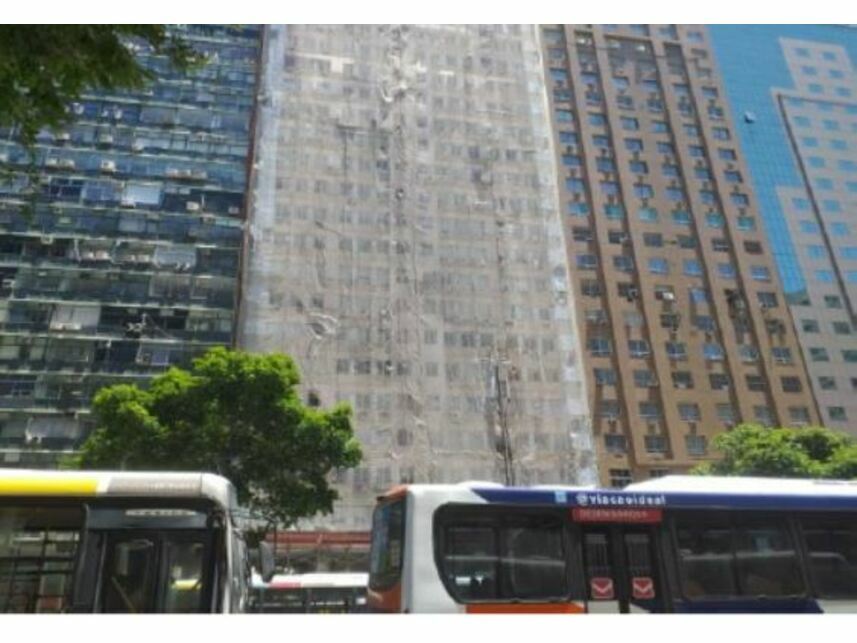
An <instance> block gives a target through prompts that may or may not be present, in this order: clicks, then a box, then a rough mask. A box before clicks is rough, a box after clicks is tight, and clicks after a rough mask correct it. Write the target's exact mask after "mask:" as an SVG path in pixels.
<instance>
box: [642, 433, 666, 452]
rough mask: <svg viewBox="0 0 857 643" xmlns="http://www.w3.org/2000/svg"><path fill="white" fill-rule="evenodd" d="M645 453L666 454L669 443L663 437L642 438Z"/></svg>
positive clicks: (650, 436) (648, 436)
mask: <svg viewBox="0 0 857 643" xmlns="http://www.w3.org/2000/svg"><path fill="white" fill-rule="evenodd" d="M643 443H644V444H645V446H646V452H647V453H666V452H667V451H669V443H668V442H667V436H665V435H647V436H645V437H644V438H643Z"/></svg>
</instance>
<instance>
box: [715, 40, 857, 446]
mask: <svg viewBox="0 0 857 643" xmlns="http://www.w3.org/2000/svg"><path fill="white" fill-rule="evenodd" d="M709 32H710V35H711V42H712V46H713V48H714V51H715V54H716V58H717V62H718V65H719V67H720V72H721V77H722V80H723V85H724V88H725V89H726V94H727V98H728V100H729V103H730V105H731V108H732V111H733V113H734V115H735V116H736V120H735V122H736V132H737V134H738V136H739V138H740V141H741V145H742V148H743V150H744V153H745V158H746V162H747V165H748V166H749V170H750V176H751V178H752V182H753V185H754V188H755V191H756V194H757V195H758V201H759V210H760V215H761V216H762V217H763V219H764V221H765V224H766V229H767V232H768V236H769V239H770V246H771V248H772V251H773V253H774V256H775V258H776V260H777V265H778V267H779V271H780V274H781V276H782V280H783V286H784V288H785V291H786V295H787V299H788V302H789V307H790V310H791V313H792V317H793V321H794V325H795V327H796V330H797V333H798V337H799V340H800V344H801V346H802V349H803V352H804V355H805V358H806V362H807V366H808V369H809V371H810V375H811V379H812V386H813V392H814V394H815V398H816V400H817V402H818V406H819V411H820V415H821V419H822V422H823V423H824V424H825V425H827V426H830V427H832V428H837V429H843V430H845V429H849V428H850V429H852V430H853V431H857V424H855V422H857V399H855V396H854V393H855V391H857V350H855V347H857V337H855V334H854V333H855V332H857V316H855V310H857V223H855V218H854V214H855V212H857V74H855V71H854V65H855V63H857V29H855V28H853V27H848V26H834V25H718V26H713V27H711V28H710V29H709ZM747 60H752V61H753V64H752V65H748V64H747Z"/></svg>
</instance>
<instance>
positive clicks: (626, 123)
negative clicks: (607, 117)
mask: <svg viewBox="0 0 857 643" xmlns="http://www.w3.org/2000/svg"><path fill="white" fill-rule="evenodd" d="M621 122H622V129H626V130H631V131H636V130H638V129H640V121H638V120H637V119H636V118H633V117H631V116H623V117H622V118H621Z"/></svg>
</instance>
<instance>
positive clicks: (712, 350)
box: [702, 343, 723, 362]
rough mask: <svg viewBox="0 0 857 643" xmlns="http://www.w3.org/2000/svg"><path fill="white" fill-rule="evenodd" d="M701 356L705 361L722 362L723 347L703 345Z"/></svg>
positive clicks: (711, 344) (710, 344)
mask: <svg viewBox="0 0 857 643" xmlns="http://www.w3.org/2000/svg"><path fill="white" fill-rule="evenodd" d="M702 354H703V356H704V357H705V359H706V361H709V362H720V361H722V360H723V347H722V346H720V344H714V343H705V344H703V346H702Z"/></svg>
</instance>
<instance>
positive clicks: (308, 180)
mask: <svg viewBox="0 0 857 643" xmlns="http://www.w3.org/2000/svg"><path fill="white" fill-rule="evenodd" d="M537 37H538V36H537V32H536V30H535V29H534V28H532V27H527V26H524V27H521V26H450V27H443V26H416V27H414V26H363V25H359V26H278V27H271V28H269V30H268V34H267V44H266V49H265V60H264V68H263V70H264V71H263V82H262V96H261V105H262V107H261V111H260V114H259V119H260V127H259V140H258V144H257V159H256V162H257V166H256V179H255V185H254V186H253V189H254V191H255V193H254V197H253V205H252V213H251V217H250V222H249V245H248V256H247V265H246V270H245V281H244V290H243V292H244V301H243V302H242V307H243V312H242V319H241V328H240V330H239V333H240V335H239V337H240V343H241V345H242V347H244V348H246V349H249V350H254V351H275V350H277V351H286V352H288V353H290V354H292V355H293V356H294V357H295V358H296V359H297V360H298V362H299V365H300V367H301V370H302V372H303V376H304V387H305V389H306V391H307V392H308V391H310V390H312V391H314V392H315V393H316V394H317V395H318V396H319V397H320V399H321V403H322V404H323V405H328V404H331V403H333V402H335V401H337V400H348V401H350V402H351V403H352V404H353V406H354V410H355V425H356V428H357V432H358V435H359V437H360V439H361V441H362V443H363V445H364V449H365V454H366V457H365V461H364V463H363V465H362V466H361V467H360V468H359V469H357V470H356V471H352V472H348V473H346V474H343V475H341V476H339V477H338V478H337V482H338V484H339V489H340V494H341V496H342V499H341V501H340V502H339V503H338V504H337V508H336V511H335V513H334V515H333V516H331V517H328V518H326V519H324V520H323V521H321V522H322V523H323V524H324V525H325V526H329V527H333V528H339V529H345V528H367V527H368V525H369V516H370V512H371V507H372V504H373V501H374V496H375V495H376V494H377V493H378V492H380V491H383V490H384V489H386V488H388V487H389V486H391V485H393V484H396V483H399V482H408V481H418V482H454V481H460V480H467V479H481V480H486V479H490V480H497V481H500V482H504V481H507V480H510V479H512V480H514V481H515V482H517V483H518V484H538V483H548V482H563V483H569V484H571V483H578V482H581V483H591V482H594V480H595V471H594V467H593V458H592V445H591V438H590V425H589V420H588V410H587V408H586V395H585V391H584V384H583V382H584V380H583V375H582V372H581V368H580V347H579V336H578V333H577V330H576V323H575V320H574V318H573V309H572V306H571V297H572V293H571V292H570V287H569V278H568V271H567V265H566V260H565V252H564V249H563V238H562V229H561V220H560V217H561V216H562V215H561V212H560V208H559V205H558V202H557V194H556V185H555V181H556V171H555V167H554V161H553V158H554V156H553V152H552V149H551V145H552V143H551V138H550V130H549V125H548V120H547V115H546V95H545V86H544V81H543V76H542V71H541V59H540V53H539V47H538V42H537Z"/></svg>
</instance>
